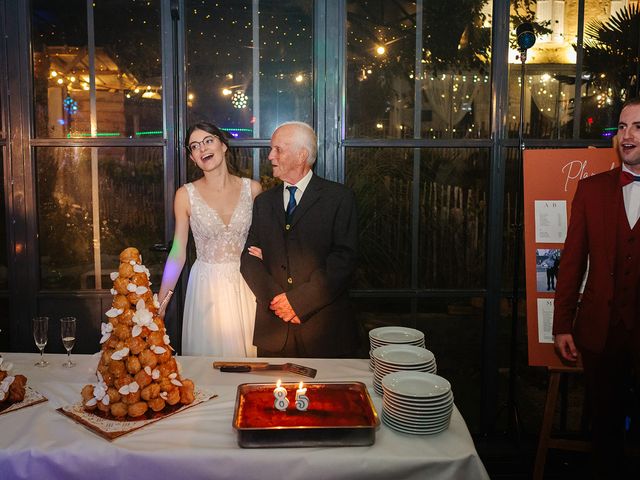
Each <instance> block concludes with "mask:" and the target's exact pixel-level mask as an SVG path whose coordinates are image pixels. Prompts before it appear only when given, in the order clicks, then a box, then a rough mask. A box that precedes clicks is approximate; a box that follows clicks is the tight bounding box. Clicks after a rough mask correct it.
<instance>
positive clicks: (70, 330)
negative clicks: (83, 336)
mask: <svg viewBox="0 0 640 480" xmlns="http://www.w3.org/2000/svg"><path fill="white" fill-rule="evenodd" d="M60 336H61V337H62V344H63V345H64V348H65V349H66V350H67V361H66V362H64V363H63V364H62V366H63V367H67V368H71V367H75V365H76V364H75V363H73V362H72V361H71V349H72V348H73V345H74V344H75V343H76V318H75V317H62V318H61V319H60Z"/></svg>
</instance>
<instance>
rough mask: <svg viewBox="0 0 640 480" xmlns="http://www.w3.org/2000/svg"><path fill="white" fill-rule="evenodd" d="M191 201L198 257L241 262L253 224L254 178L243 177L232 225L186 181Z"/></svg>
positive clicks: (208, 261) (204, 259)
mask: <svg viewBox="0 0 640 480" xmlns="http://www.w3.org/2000/svg"><path fill="white" fill-rule="evenodd" d="M185 188H186V189H187V193H188V194H189V203H190V204H191V217H190V218H189V224H190V225H191V232H192V233H193V238H194V240H195V242H196V253H197V255H198V260H200V261H202V262H206V263H230V262H239V261H240V254H241V253H242V249H243V248H244V242H245V241H246V239H247V234H248V233H249V226H250V225H251V210H252V207H253V199H252V198H251V180H249V179H248V178H243V179H242V187H241V188H240V199H239V200H238V204H237V205H236V209H235V210H234V212H233V214H232V215H231V221H230V222H229V225H225V223H224V222H223V221H222V219H221V218H220V215H218V212H216V211H215V210H214V209H212V208H211V207H210V206H209V205H207V203H206V202H205V201H204V198H202V196H201V195H200V194H199V193H198V190H197V189H196V187H195V186H194V185H193V183H187V184H185Z"/></svg>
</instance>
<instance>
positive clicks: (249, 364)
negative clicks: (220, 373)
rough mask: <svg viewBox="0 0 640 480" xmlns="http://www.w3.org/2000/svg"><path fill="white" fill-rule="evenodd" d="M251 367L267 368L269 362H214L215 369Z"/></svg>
mask: <svg viewBox="0 0 640 480" xmlns="http://www.w3.org/2000/svg"><path fill="white" fill-rule="evenodd" d="M240 366H241V367H249V368H257V369H260V368H267V367H268V366H269V364H268V363H267V362H213V368H222V367H240Z"/></svg>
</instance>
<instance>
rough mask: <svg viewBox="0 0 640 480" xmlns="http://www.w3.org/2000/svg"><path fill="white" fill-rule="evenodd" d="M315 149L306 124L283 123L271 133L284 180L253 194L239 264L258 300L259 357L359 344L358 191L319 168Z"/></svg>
mask: <svg viewBox="0 0 640 480" xmlns="http://www.w3.org/2000/svg"><path fill="white" fill-rule="evenodd" d="M316 153H317V137H316V135H315V132H314V131H313V129H312V128H311V127H310V126H309V125H307V124H305V123H301V122H287V123H284V124H282V125H280V126H279V127H278V128H277V129H276V130H275V132H274V133H273V135H272V137H271V151H270V153H269V160H270V161H271V165H272V166H273V176H274V177H277V178H279V179H280V180H282V181H283V184H281V185H278V186H276V187H273V188H271V189H270V190H268V191H266V192H264V193H262V194H261V195H259V196H258V197H257V198H256V199H255V202H254V205H253V220H252V224H251V228H250V230H249V235H248V237H247V242H246V245H245V251H244V253H243V254H242V258H241V267H240V270H241V272H242V275H243V276H244V278H245V280H246V282H247V284H248V285H249V287H251V290H253V293H254V294H255V296H256V301H257V304H258V305H257V310H256V325H255V333H254V337H253V339H254V340H253V343H254V344H255V345H256V346H257V347H258V356H263V357H343V356H349V355H352V354H353V353H354V351H355V349H356V347H357V340H358V329H357V325H356V322H355V318H354V316H353V313H352V311H351V308H350V304H349V298H348V287H349V283H350V280H351V277H352V275H353V272H354V270H355V266H356V257H357V253H356V244H357V236H358V232H357V217H356V207H355V197H354V195H353V192H352V191H351V190H349V189H348V188H347V187H345V186H343V185H341V184H339V183H335V182H331V181H328V180H325V179H322V178H320V177H318V176H316V175H314V174H313V172H312V170H311V169H312V167H313V164H314V162H315V160H316ZM252 247H257V248H259V249H261V251H262V259H260V258H259V257H258V256H256V255H255V254H252V253H251V252H252V251H253V252H255V250H253V249H252Z"/></svg>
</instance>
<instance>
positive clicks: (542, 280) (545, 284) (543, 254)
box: [536, 248, 562, 292]
mask: <svg viewBox="0 0 640 480" xmlns="http://www.w3.org/2000/svg"><path fill="white" fill-rule="evenodd" d="M561 255H562V250H560V249H559V248H549V249H536V291H538V292H555V290H556V280H557V279H558V268H560V256H561Z"/></svg>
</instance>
